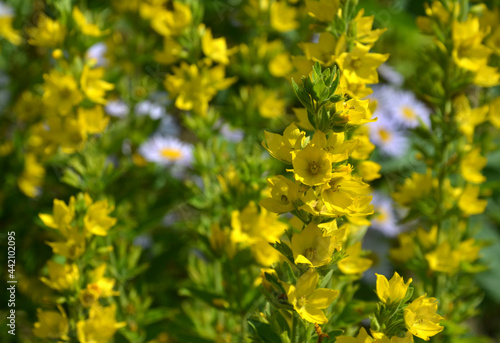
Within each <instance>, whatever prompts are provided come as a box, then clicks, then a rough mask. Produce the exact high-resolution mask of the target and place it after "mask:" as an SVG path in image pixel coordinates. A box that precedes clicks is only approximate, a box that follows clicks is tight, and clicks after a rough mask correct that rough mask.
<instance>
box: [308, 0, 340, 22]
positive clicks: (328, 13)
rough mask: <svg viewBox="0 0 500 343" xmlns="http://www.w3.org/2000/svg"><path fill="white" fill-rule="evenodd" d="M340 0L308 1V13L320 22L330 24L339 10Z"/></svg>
mask: <svg viewBox="0 0 500 343" xmlns="http://www.w3.org/2000/svg"><path fill="white" fill-rule="evenodd" d="M339 6H340V1H339V0H333V1H332V0H319V1H317V0H306V9H307V13H309V15H310V16H311V17H313V18H316V19H318V20H319V21H324V22H327V23H328V24H330V23H331V22H332V21H333V19H334V18H335V16H336V15H337V12H338V10H339Z"/></svg>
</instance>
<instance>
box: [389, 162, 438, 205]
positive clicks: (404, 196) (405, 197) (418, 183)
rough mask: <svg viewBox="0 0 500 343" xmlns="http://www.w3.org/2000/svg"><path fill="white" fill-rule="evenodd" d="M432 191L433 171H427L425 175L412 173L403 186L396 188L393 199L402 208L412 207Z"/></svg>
mask: <svg viewBox="0 0 500 343" xmlns="http://www.w3.org/2000/svg"><path fill="white" fill-rule="evenodd" d="M431 189H432V171H431V170H430V169H427V172H426V173H425V174H419V173H415V172H414V173H412V174H411V177H409V178H407V179H406V180H405V181H404V184H403V185H398V186H396V192H394V193H393V194H392V197H393V198H394V200H395V201H396V202H398V203H399V204H400V205H402V206H410V205H412V204H413V203H414V202H415V201H416V200H419V199H422V198H424V197H425V196H426V195H428V194H429V193H430V192H431Z"/></svg>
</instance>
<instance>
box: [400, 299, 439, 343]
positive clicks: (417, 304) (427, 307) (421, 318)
mask: <svg viewBox="0 0 500 343" xmlns="http://www.w3.org/2000/svg"><path fill="white" fill-rule="evenodd" d="M437 308H438V305H437V301H436V298H427V296H426V295H422V296H421V297H419V298H417V299H415V300H414V301H413V302H412V303H411V304H410V305H408V306H407V307H406V308H405V310H404V319H405V324H406V327H407V328H408V330H409V331H410V332H411V333H412V334H413V335H415V336H417V337H419V338H422V339H423V340H426V341H428V340H429V338H430V337H432V336H434V335H436V334H438V333H440V332H441V331H443V329H444V327H442V326H440V325H439V321H441V320H442V319H444V318H443V317H441V316H440V315H439V314H437V313H436V311H437Z"/></svg>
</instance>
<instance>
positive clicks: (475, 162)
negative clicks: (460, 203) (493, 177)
mask: <svg viewBox="0 0 500 343" xmlns="http://www.w3.org/2000/svg"><path fill="white" fill-rule="evenodd" d="M480 151H481V149H480V148H476V149H474V150H471V151H469V152H468V153H467V154H466V155H465V156H464V157H463V159H462V160H461V161H460V173H461V174H462V176H463V178H464V179H465V180H466V181H468V182H470V183H474V184H478V183H482V182H484V181H485V180H486V178H485V177H484V176H483V175H482V174H481V169H483V168H484V166H485V165H486V163H487V161H488V160H487V158H486V157H483V156H481V153H480Z"/></svg>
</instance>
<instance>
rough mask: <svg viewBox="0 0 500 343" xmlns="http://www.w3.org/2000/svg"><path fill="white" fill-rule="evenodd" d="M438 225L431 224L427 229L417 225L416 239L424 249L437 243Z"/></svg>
mask: <svg viewBox="0 0 500 343" xmlns="http://www.w3.org/2000/svg"><path fill="white" fill-rule="evenodd" d="M437 234H438V227H437V225H433V226H432V227H431V229H430V230H429V231H426V230H425V229H424V228H422V227H419V228H418V229H417V239H418V241H419V243H420V245H422V247H423V248H424V249H430V248H432V247H433V246H435V245H436V243H437Z"/></svg>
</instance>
